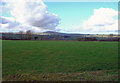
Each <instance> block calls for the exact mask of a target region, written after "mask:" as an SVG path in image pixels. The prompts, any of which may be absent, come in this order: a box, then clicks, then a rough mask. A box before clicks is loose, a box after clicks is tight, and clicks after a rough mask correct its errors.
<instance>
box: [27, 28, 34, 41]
mask: <svg viewBox="0 0 120 83" xmlns="http://www.w3.org/2000/svg"><path fill="white" fill-rule="evenodd" d="M32 33H33V32H32V31H31V30H28V31H26V38H27V40H31V39H32Z"/></svg>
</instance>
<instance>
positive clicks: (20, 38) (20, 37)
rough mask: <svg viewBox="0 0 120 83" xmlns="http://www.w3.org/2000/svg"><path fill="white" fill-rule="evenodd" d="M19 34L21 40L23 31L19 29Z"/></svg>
mask: <svg viewBox="0 0 120 83" xmlns="http://www.w3.org/2000/svg"><path fill="white" fill-rule="evenodd" d="M19 34H20V39H21V40H22V39H23V34H24V32H23V31H20V32H19Z"/></svg>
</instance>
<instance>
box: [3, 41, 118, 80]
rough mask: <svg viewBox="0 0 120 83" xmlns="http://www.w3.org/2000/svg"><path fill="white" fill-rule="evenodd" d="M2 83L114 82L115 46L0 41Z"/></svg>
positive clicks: (69, 42) (116, 54)
mask: <svg viewBox="0 0 120 83" xmlns="http://www.w3.org/2000/svg"><path fill="white" fill-rule="evenodd" d="M2 43H3V47H2V61H3V66H2V67H3V80H48V81H49V80H117V79H118V76H117V74H118V73H117V70H118V42H100V41H93V42H90V41H89V42H88V41H86V42H79V41H17V40H3V42H2Z"/></svg>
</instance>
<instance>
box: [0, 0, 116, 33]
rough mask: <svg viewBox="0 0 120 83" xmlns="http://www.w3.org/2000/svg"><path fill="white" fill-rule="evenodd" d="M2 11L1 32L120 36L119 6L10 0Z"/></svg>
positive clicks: (95, 3)
mask: <svg viewBox="0 0 120 83" xmlns="http://www.w3.org/2000/svg"><path fill="white" fill-rule="evenodd" d="M25 1H26V2H25ZM21 5H22V6H21ZM0 8H1V9H2V11H1V12H0V20H1V21H0V31H1V32H9V31H12V32H17V31H21V30H23V31H26V30H33V31H34V32H43V31H58V32H64V33H82V34H89V33H91V34H93V33H95V34H110V33H117V32H118V2H87V1H86V2H43V1H41V0H36V2H35V1H34V0H31V2H29V1H27V0H24V1H22V0H21V1H20V2H19V1H18V2H16V1H14V2H10V1H9V0H7V1H6V2H2V3H1V4H0Z"/></svg>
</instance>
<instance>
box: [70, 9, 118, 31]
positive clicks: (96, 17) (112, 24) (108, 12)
mask: <svg viewBox="0 0 120 83" xmlns="http://www.w3.org/2000/svg"><path fill="white" fill-rule="evenodd" d="M115 16H116V17H118V11H116V10H114V9H112V8H99V9H94V12H93V15H92V16H91V17H90V18H88V20H85V21H83V23H82V24H81V25H80V26H77V27H74V28H73V29H72V30H73V31H74V32H86V33H89V32H114V31H117V30H118V19H115V18H114V17H115Z"/></svg>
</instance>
